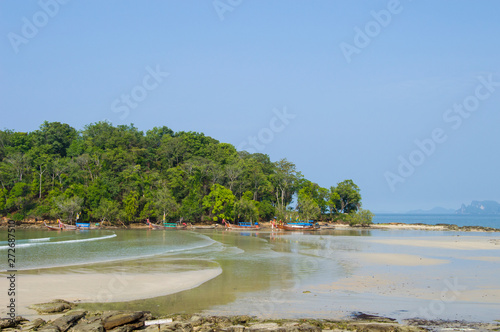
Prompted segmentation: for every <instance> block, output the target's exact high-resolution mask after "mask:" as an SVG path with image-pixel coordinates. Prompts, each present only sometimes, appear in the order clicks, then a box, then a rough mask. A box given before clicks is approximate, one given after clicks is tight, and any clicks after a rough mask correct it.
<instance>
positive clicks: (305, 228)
mask: <svg viewBox="0 0 500 332" xmlns="http://www.w3.org/2000/svg"><path fill="white" fill-rule="evenodd" d="M276 228H278V229H282V230H284V231H317V230H319V227H314V226H304V225H294V226H291V225H287V224H284V225H276Z"/></svg>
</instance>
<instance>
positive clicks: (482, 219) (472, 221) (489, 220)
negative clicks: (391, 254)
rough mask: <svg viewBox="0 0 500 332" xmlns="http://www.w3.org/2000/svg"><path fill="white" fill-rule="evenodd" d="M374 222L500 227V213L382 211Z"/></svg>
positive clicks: (376, 215)
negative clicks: (405, 212) (396, 212)
mask: <svg viewBox="0 0 500 332" xmlns="http://www.w3.org/2000/svg"><path fill="white" fill-rule="evenodd" d="M373 222H374V223H377V224H378V223H392V222H401V223H406V224H418V223H422V224H427V225H436V224H451V225H457V226H482V227H491V228H500V215H467V214H395V213H380V214H375V216H374V218H373Z"/></svg>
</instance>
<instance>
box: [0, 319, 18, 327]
mask: <svg viewBox="0 0 500 332" xmlns="http://www.w3.org/2000/svg"><path fill="white" fill-rule="evenodd" d="M14 326H16V322H15V321H14V320H12V319H7V318H2V319H0V329H6V328H8V327H14Z"/></svg>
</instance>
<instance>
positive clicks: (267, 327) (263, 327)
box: [249, 323, 279, 331]
mask: <svg viewBox="0 0 500 332" xmlns="http://www.w3.org/2000/svg"><path fill="white" fill-rule="evenodd" d="M278 329H279V326H278V324H277V323H257V324H252V325H250V326H249V330H250V331H276V330H278Z"/></svg>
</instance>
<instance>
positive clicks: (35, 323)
mask: <svg viewBox="0 0 500 332" xmlns="http://www.w3.org/2000/svg"><path fill="white" fill-rule="evenodd" d="M43 324H45V321H44V320H43V319H41V318H37V319H35V320H34V321H31V322H28V323H26V324H24V325H23V326H22V327H21V331H31V330H37V329H38V328H39V327H40V326H42V325H43Z"/></svg>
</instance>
